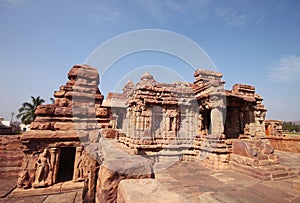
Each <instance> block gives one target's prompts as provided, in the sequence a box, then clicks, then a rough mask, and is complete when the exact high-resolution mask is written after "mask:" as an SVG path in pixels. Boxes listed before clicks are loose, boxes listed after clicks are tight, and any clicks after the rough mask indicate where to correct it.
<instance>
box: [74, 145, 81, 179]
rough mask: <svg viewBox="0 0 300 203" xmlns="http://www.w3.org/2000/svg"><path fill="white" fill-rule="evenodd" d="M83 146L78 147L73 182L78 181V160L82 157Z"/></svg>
mask: <svg viewBox="0 0 300 203" xmlns="http://www.w3.org/2000/svg"><path fill="white" fill-rule="evenodd" d="M82 150H83V147H76V154H75V162H74V173H73V180H72V181H73V182H77V181H78V173H79V172H78V161H79V159H80V157H81V153H82Z"/></svg>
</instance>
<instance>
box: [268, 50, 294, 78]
mask: <svg viewBox="0 0 300 203" xmlns="http://www.w3.org/2000/svg"><path fill="white" fill-rule="evenodd" d="M269 79H270V80H271V81H275V82H288V83H293V82H296V81H299V80H300V57H299V56H294V55H289V56H285V57H283V58H281V59H279V60H278V61H277V62H276V63H275V64H274V65H273V70H272V71H271V72H270V76H269Z"/></svg>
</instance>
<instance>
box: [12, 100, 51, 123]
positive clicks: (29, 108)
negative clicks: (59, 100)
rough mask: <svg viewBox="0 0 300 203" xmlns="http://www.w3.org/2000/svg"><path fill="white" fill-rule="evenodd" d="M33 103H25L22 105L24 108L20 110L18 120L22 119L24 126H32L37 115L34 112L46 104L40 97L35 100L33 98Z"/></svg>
mask: <svg viewBox="0 0 300 203" xmlns="http://www.w3.org/2000/svg"><path fill="white" fill-rule="evenodd" d="M31 100H32V102H31V103H29V102H24V103H23V104H22V107H21V108H19V114H18V115H17V118H21V121H22V123H24V124H26V125H27V124H30V123H31V122H32V121H34V119H35V117H36V115H35V113H34V111H35V110H36V108H37V107H38V105H40V104H42V103H44V102H45V100H43V99H41V98H40V96H38V97H36V98H34V97H33V96H31Z"/></svg>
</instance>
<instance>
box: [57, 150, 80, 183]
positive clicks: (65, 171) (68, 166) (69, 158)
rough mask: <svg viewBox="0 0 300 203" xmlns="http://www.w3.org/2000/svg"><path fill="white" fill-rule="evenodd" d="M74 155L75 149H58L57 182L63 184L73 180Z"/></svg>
mask: <svg viewBox="0 0 300 203" xmlns="http://www.w3.org/2000/svg"><path fill="white" fill-rule="evenodd" d="M75 153H76V148H75V147H62V148H61V149H60V159H59V167H58V174H57V182H65V181H69V180H72V179H73V173H74V162H75Z"/></svg>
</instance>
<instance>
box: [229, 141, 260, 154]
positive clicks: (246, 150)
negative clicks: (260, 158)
mask: <svg viewBox="0 0 300 203" xmlns="http://www.w3.org/2000/svg"><path fill="white" fill-rule="evenodd" d="M232 149H233V153H234V154H237V155H241V156H245V157H255V156H257V152H256V151H255V150H253V149H252V148H251V147H250V146H249V144H248V143H246V142H243V141H234V142H233V143H232Z"/></svg>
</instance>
